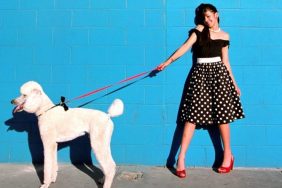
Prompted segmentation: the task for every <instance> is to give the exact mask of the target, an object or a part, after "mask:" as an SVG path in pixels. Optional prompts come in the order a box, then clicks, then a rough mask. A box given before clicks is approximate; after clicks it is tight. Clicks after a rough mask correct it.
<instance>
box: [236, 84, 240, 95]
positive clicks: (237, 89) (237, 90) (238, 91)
mask: <svg viewBox="0 0 282 188" xmlns="http://www.w3.org/2000/svg"><path fill="white" fill-rule="evenodd" d="M235 90H236V92H237V95H238V96H241V91H240V88H239V87H238V86H237V85H236V86H235Z"/></svg>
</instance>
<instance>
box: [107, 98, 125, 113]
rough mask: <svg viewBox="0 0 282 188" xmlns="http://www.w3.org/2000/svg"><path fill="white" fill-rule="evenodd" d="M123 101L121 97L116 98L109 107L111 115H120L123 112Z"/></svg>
mask: <svg viewBox="0 0 282 188" xmlns="http://www.w3.org/2000/svg"><path fill="white" fill-rule="evenodd" d="M123 108H124V105H123V102H122V100H120V99H115V100H114V101H113V103H112V104H111V106H110V107H109V109H108V113H109V115H110V117H116V116H120V115H121V114H122V113H123Z"/></svg>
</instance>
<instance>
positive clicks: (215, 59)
mask: <svg viewBox="0 0 282 188" xmlns="http://www.w3.org/2000/svg"><path fill="white" fill-rule="evenodd" d="M220 61H221V58H220V57H219V56H218V57H207V58H197V63H216V62H220Z"/></svg>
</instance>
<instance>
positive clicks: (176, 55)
mask: <svg viewBox="0 0 282 188" xmlns="http://www.w3.org/2000/svg"><path fill="white" fill-rule="evenodd" d="M196 40H197V35H196V33H195V32H194V33H192V34H191V36H190V37H189V38H188V39H187V40H186V41H185V42H184V43H183V44H182V45H181V46H180V47H179V48H178V49H177V50H176V51H175V52H174V53H173V54H172V55H171V56H170V57H169V58H168V59H167V60H166V61H165V62H163V63H162V64H160V65H159V66H158V67H157V70H159V71H161V70H163V69H164V68H165V67H167V66H168V65H169V64H171V63H172V62H174V61H175V60H177V59H178V58H180V57H181V56H182V55H183V54H184V53H185V52H187V51H188V50H189V49H190V48H191V47H192V45H193V44H194V43H195V42H196Z"/></svg>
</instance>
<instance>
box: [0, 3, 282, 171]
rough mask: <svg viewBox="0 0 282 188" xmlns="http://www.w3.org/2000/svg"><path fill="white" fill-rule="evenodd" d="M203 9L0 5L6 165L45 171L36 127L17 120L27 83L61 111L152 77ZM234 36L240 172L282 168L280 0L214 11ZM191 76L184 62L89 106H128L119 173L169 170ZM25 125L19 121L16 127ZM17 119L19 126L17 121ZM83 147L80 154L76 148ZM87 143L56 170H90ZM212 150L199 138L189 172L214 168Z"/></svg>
mask: <svg viewBox="0 0 282 188" xmlns="http://www.w3.org/2000/svg"><path fill="white" fill-rule="evenodd" d="M201 2H202V1H199V0H189V1H187V0H107V1H105V0H40V1H38V0H1V2H0V85H1V98H0V106H1V114H0V122H1V126H0V134H1V136H0V162H3V163H7V162H24V163H29V162H31V161H35V162H36V161H40V160H41V159H42V146H41V143H40V139H39V136H38V130H37V129H36V120H35V118H34V117H33V116H30V115H28V114H21V115H13V114H12V110H13V106H12V105H11V104H10V100H11V99H12V98H13V97H15V96H17V95H18V94H19V87H20V86H21V85H22V84H23V83H24V82H26V81H28V80H36V81H38V82H40V83H41V84H42V85H43V87H44V89H45V91H46V93H48V95H49V96H50V97H51V99H52V100H53V101H54V102H58V101H59V97H60V96H61V95H63V96H66V97H67V98H73V97H76V96H78V95H80V94H83V93H85V92H88V91H90V90H93V89H96V88H99V87H101V86H104V85H107V84H110V83H113V82H116V81H119V80H122V79H125V78H127V77H129V76H132V75H135V74H138V73H140V72H143V71H149V70H152V69H153V68H154V67H156V66H157V65H158V64H159V63H161V62H162V61H163V60H165V59H166V57H168V56H169V55H170V54H171V53H172V52H173V51H174V50H175V49H176V48H177V47H179V46H180V45H181V44H182V42H184V41H185V39H186V38H187V32H188V30H189V29H190V28H192V27H194V25H193V18H194V9H195V7H197V6H198V5H199V4H200V3H201ZM209 3H212V4H214V5H215V6H216V7H217V8H218V10H219V13H220V19H221V27H222V28H223V29H224V30H226V31H227V32H229V33H230V35H231V46H230V60H231V66H232V69H233V72H234V75H235V78H236V80H237V82H238V84H239V86H240V88H241V91H242V102H243V107H244V110H245V113H246V117H247V118H246V119H244V120H240V121H237V122H235V123H233V124H232V125H231V131H232V146H233V153H234V155H235V157H236V166H244V167H282V160H281V156H282V136H281V134H282V122H281V118H280V116H281V114H282V98H281V97H280V93H281V91H282V87H281V85H282V66H281V60H282V59H281V56H280V53H281V51H282V46H281V41H282V35H281V33H282V29H281V28H282V22H281V18H282V0H259V1H257V0H256V1H255V0H227V1H220V0H214V1H209ZM190 66H191V53H187V54H186V55H185V56H183V57H182V58H181V59H179V60H178V61H177V62H176V63H174V64H173V65H171V66H170V67H169V68H168V69H166V70H165V71H164V72H161V73H159V74H157V76H155V77H153V78H145V79H142V80H139V79H138V80H137V82H135V83H133V84H132V85H130V86H128V87H125V88H123V89H121V90H119V91H117V92H115V93H113V94H110V95H108V96H105V97H101V96H103V95H104V94H107V93H109V92H111V91H113V90H115V89H119V87H120V86H115V87H113V88H111V89H109V90H107V91H104V92H101V93H99V94H97V95H95V96H91V97H88V98H86V99H84V100H81V101H77V102H73V103H71V104H70V106H71V107H76V106H77V105H80V104H82V103H84V102H87V101H89V100H93V99H97V98H99V97H101V98H99V99H97V100H95V101H94V102H93V103H91V104H89V105H88V106H87V107H88V108H95V109H100V110H103V111H105V110H107V107H108V106H109V104H110V103H111V101H112V100H113V99H114V98H121V99H123V101H124V103H125V113H124V115H123V116H121V117H118V118H116V119H114V122H115V131H114V134H113V138H112V150H113V156H114V158H115V160H116V162H117V163H118V164H145V165H164V164H165V163H166V158H167V156H168V153H169V151H170V146H171V143H172V138H173V134H174V131H175V128H176V124H175V121H176V115H177V110H178V104H179V100H180V97H181V94H182V89H183V83H184V81H185V79H186V75H187V73H188V71H189V68H190ZM13 116H19V117H13ZM13 118H18V119H20V120H18V119H17V120H15V121H14V120H13ZM81 146H85V147H84V149H83V150H84V151H83V152H81V150H80V151H79V149H78V152H79V154H81V155H77V153H78V152H77V150H76V149H77V148H82V147H81ZM90 155H93V154H90V151H89V142H88V141H87V139H84V138H82V139H78V140H77V141H75V142H70V143H66V144H63V145H61V146H60V149H59V160H60V161H61V162H69V161H72V162H73V160H74V159H76V158H79V157H80V158H85V160H89V156H90ZM214 155H215V151H214V147H213V144H212V142H211V138H210V137H209V134H208V132H207V131H206V130H198V131H196V133H195V136H194V138H193V141H192V143H191V147H190V148H189V151H188V154H187V157H186V162H187V164H188V165H189V166H211V165H212V164H213V161H214Z"/></svg>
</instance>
